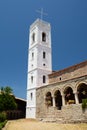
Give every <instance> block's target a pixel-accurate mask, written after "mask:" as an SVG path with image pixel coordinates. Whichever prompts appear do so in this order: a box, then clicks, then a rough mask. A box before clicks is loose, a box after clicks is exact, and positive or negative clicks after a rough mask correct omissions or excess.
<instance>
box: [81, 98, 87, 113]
mask: <svg viewBox="0 0 87 130" xmlns="http://www.w3.org/2000/svg"><path fill="white" fill-rule="evenodd" d="M86 109H87V99H82V110H83V112H85V110H86Z"/></svg>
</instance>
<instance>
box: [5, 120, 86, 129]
mask: <svg viewBox="0 0 87 130" xmlns="http://www.w3.org/2000/svg"><path fill="white" fill-rule="evenodd" d="M3 130H87V124H58V123H45V122H39V121H35V120H29V119H21V120H13V121H8V123H7V124H6V126H5V128H4V129H3Z"/></svg>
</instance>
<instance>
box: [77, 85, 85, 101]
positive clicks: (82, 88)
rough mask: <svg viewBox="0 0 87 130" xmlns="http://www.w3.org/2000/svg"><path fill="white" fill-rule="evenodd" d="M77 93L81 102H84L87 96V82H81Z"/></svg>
mask: <svg viewBox="0 0 87 130" xmlns="http://www.w3.org/2000/svg"><path fill="white" fill-rule="evenodd" d="M77 94H78V99H79V103H82V100H83V99H86V98H87V84H86V83H84V82H81V83H80V84H79V85H78V87H77Z"/></svg>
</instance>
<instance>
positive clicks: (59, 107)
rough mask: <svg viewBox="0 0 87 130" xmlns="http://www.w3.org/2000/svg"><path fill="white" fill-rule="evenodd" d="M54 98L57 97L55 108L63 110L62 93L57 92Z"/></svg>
mask: <svg viewBox="0 0 87 130" xmlns="http://www.w3.org/2000/svg"><path fill="white" fill-rule="evenodd" d="M54 97H55V106H56V107H57V109H58V110H61V107H62V96H61V92H60V91H59V90H58V89H57V90H56V91H55V93H54Z"/></svg>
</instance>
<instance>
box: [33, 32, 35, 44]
mask: <svg viewBox="0 0 87 130" xmlns="http://www.w3.org/2000/svg"><path fill="white" fill-rule="evenodd" d="M32 42H35V33H33V34H32Z"/></svg>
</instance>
